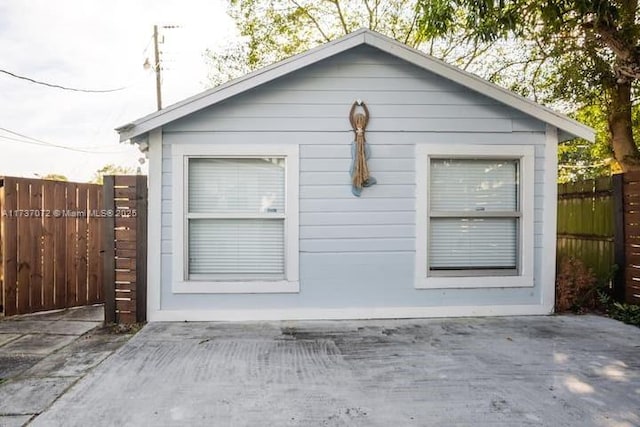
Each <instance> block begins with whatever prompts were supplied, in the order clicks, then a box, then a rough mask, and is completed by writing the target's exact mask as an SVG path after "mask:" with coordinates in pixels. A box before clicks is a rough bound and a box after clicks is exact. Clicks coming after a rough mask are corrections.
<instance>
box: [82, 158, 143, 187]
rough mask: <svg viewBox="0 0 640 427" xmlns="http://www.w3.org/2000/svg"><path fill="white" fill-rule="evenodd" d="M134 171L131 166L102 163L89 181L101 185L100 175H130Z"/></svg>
mask: <svg viewBox="0 0 640 427" xmlns="http://www.w3.org/2000/svg"><path fill="white" fill-rule="evenodd" d="M134 173H135V170H134V169H133V168H132V167H129V166H120V165H114V164H113V163H109V164H107V165H104V166H103V167H101V168H100V169H98V170H97V171H96V172H95V173H94V174H93V178H91V182H92V183H94V184H100V185H102V177H104V176H105V175H131V174H134Z"/></svg>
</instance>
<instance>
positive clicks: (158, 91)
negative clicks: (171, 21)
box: [153, 25, 162, 110]
mask: <svg viewBox="0 0 640 427" xmlns="http://www.w3.org/2000/svg"><path fill="white" fill-rule="evenodd" d="M153 53H154V58H153V60H154V63H153V64H154V65H153V69H154V71H155V72H156V100H157V104H158V110H162V79H161V76H160V69H161V67H160V49H159V48H158V26H157V25H154V26H153Z"/></svg>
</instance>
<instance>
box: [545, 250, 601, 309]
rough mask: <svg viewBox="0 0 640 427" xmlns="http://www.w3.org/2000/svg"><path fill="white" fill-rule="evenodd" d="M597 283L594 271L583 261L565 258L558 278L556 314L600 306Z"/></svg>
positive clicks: (561, 263)
mask: <svg viewBox="0 0 640 427" xmlns="http://www.w3.org/2000/svg"><path fill="white" fill-rule="evenodd" d="M597 283H598V280H597V279H596V276H595V274H594V273H593V270H592V269H591V268H589V267H587V266H586V265H585V264H584V263H583V262H582V261H581V260H579V259H577V258H572V257H565V258H563V259H562V260H561V261H560V265H559V267H558V274H557V276H556V307H555V309H556V312H566V311H573V312H576V313H579V312H582V311H584V310H587V309H594V308H595V307H596V306H597V304H598V299H597V295H598V293H597V290H598V286H597Z"/></svg>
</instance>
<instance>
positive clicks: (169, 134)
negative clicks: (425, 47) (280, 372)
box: [161, 48, 544, 309]
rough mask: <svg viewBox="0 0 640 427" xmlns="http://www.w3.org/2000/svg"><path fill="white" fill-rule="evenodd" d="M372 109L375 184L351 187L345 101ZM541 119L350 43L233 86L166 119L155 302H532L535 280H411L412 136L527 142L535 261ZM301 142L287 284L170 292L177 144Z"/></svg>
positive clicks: (419, 140)
mask: <svg viewBox="0 0 640 427" xmlns="http://www.w3.org/2000/svg"><path fill="white" fill-rule="evenodd" d="M355 99H363V100H364V101H365V102H367V105H368V106H369V108H370V111H371V121H370V123H369V126H368V127H367V132H366V139H367V142H368V144H369V146H370V149H371V158H370V160H369V167H370V171H371V175H372V176H373V177H375V178H376V180H377V182H378V184H377V185H374V186H372V187H370V188H366V189H365V190H364V192H363V193H362V196H361V197H360V198H356V197H354V196H353V195H352V193H351V185H350V182H351V177H350V175H349V167H350V165H351V145H352V142H353V139H354V135H353V131H352V130H351V129H350V125H349V121H348V117H347V114H348V111H349V108H350V106H351V103H352V102H353V101H354V100H355ZM543 132H544V124H542V123H540V122H539V121H537V120H531V119H529V118H527V117H526V116H524V115H523V114H522V113H520V112H518V111H515V110H513V109H511V108H508V107H506V106H504V105H501V104H499V103H497V102H496V101H494V100H492V99H489V98H487V97H485V96H483V95H481V94H477V93H472V92H470V91H468V90H466V89H464V88H462V87H461V86H459V85H456V84H455V83H452V82H450V81H448V80H446V79H443V78H441V77H438V76H435V75H432V74H429V73H425V72H424V71H423V70H420V69H418V68H416V67H414V66H412V65H409V64H407V63H403V62H402V61H399V60H396V59H394V58H392V57H390V56H388V55H380V54H376V53H374V52H373V51H372V49H369V48H366V49H356V50H354V51H351V52H349V53H348V54H345V55H338V56H336V57H334V58H330V59H329V60H326V61H323V62H321V63H320V64H317V65H314V66H311V67H309V68H307V69H305V70H303V71H300V72H298V73H295V74H293V75H290V76H286V77H285V78H282V79H279V80H277V81H274V82H272V83H270V84H266V85H263V86H262V87H259V88H257V89H255V90H252V91H250V92H247V93H245V94H243V95H240V96H236V97H234V98H232V99H230V100H228V101H226V102H224V103H221V104H219V105H216V106H215V107H213V108H208V109H205V110H203V111H201V112H199V113H196V114H192V115H190V116H189V117H187V118H184V119H182V120H178V121H176V122H174V123H172V124H170V125H168V126H166V127H165V128H164V129H163V142H164V145H163V162H162V163H163V164H162V168H163V173H162V213H161V215H162V220H161V222H162V229H161V232H162V236H161V253H162V255H163V258H162V259H163V272H162V274H163V277H162V281H163V296H162V304H163V307H167V308H171V307H176V308H184V306H181V304H185V305H187V306H188V307H192V308H197V307H203V308H206V309H216V308H233V307H238V308H243V309H251V308H266V307H269V306H270V307H273V308H278V307H286V306H291V305H292V304H293V305H296V306H299V307H331V306H336V307H338V306H356V305H361V306H367V305H369V306H376V305H377V306H380V305H383V304H394V305H398V306H402V305H409V306H414V305H425V306H427V305H437V304H452V305H456V304H457V305H475V304H484V303H501V302H504V303H524V304H526V303H530V304H534V303H536V302H537V299H538V298H539V295H540V294H539V289H538V288H534V289H507V290H502V289H492V290H486V289H484V290H470V289H467V290H460V289H456V290H433V291H416V290H415V289H414V287H413V275H414V262H415V260H414V253H415V224H416V215H415V194H416V182H415V172H414V170H415V158H414V156H415V146H416V144H430V143H434V144H436V143H437V144H492V145H500V144H524V145H534V146H535V147H536V150H535V153H536V158H535V173H534V175H535V180H536V184H535V191H536V197H535V211H534V220H535V223H534V232H535V239H534V244H535V247H536V260H535V266H536V273H535V274H536V277H537V276H538V275H539V269H540V265H541V264H540V256H541V254H540V248H541V243H542V234H541V233H542V227H543V223H542V221H543V210H542V203H543V200H544V198H543V191H544V181H543V178H544V133H543ZM185 143H186V144H256V145H259V144H279V145H280V144H295V145H299V146H300V177H299V178H300V180H299V184H300V188H299V192H300V213H299V223H300V228H299V233H300V235H299V238H300V242H299V243H300V278H301V293H300V294H293V295H224V296H222V295H173V294H172V293H171V291H170V289H171V280H170V279H171V273H172V272H171V268H172V267H171V263H170V260H171V257H173V256H175V254H174V251H173V247H172V240H171V233H172V224H171V218H172V206H173V200H172V192H173V191H172V187H171V182H172V164H171V146H172V145H174V144H185Z"/></svg>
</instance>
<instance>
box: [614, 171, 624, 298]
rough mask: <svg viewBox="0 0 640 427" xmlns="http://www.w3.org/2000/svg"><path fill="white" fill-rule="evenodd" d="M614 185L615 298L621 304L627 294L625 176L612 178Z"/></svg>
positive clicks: (620, 175) (618, 175)
mask: <svg viewBox="0 0 640 427" xmlns="http://www.w3.org/2000/svg"><path fill="white" fill-rule="evenodd" d="M612 183H613V218H614V224H615V227H614V234H613V239H614V240H613V241H614V246H613V253H614V262H615V264H616V266H617V269H616V271H615V274H614V277H613V297H614V298H615V299H616V300H617V301H620V302H623V301H624V293H625V277H626V275H625V267H626V256H625V232H624V174H616V175H613V176H612Z"/></svg>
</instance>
